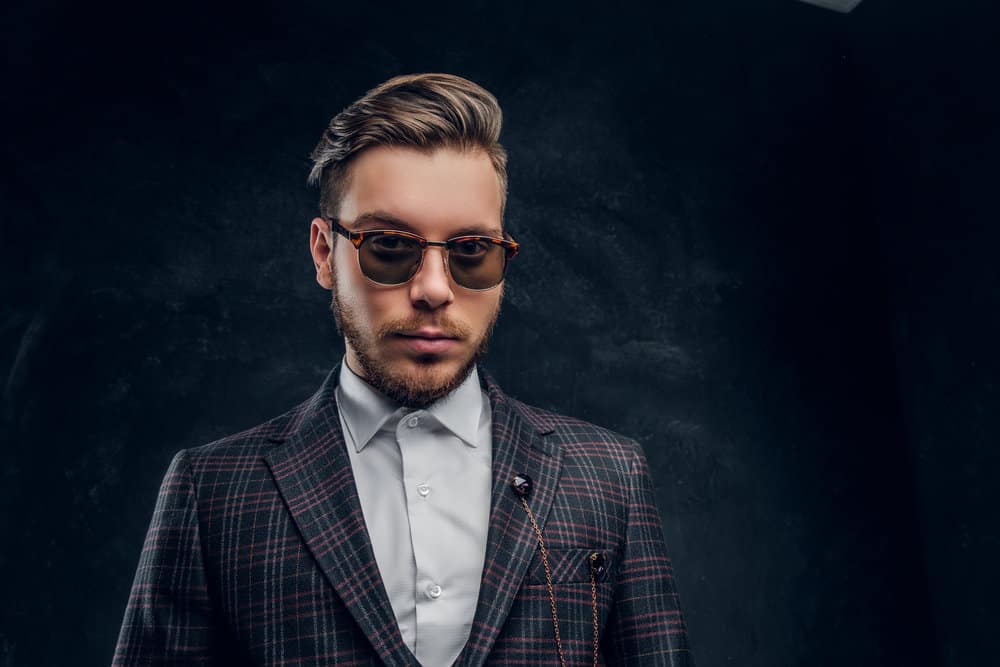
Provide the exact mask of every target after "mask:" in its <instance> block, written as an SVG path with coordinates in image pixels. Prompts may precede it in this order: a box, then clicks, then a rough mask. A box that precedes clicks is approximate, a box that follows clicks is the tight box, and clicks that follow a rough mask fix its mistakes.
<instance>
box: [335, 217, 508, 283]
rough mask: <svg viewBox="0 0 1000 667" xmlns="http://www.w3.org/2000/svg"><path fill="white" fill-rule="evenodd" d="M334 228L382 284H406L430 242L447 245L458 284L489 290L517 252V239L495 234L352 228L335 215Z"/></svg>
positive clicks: (450, 270) (449, 264)
mask: <svg viewBox="0 0 1000 667" xmlns="http://www.w3.org/2000/svg"><path fill="white" fill-rule="evenodd" d="M328 221H329V222H330V226H331V227H332V229H333V231H335V232H337V233H338V234H340V235H341V236H343V237H344V238H346V239H347V240H348V241H350V242H351V244H352V245H354V248H355V250H357V251H358V266H359V267H361V273H363V274H364V276H365V277H366V278H368V280H370V281H372V282H373V283H376V284H378V285H386V286H391V285H402V284H403V283H405V282H407V281H409V280H410V279H411V278H413V276H415V275H416V274H417V271H419V270H420V266H421V265H422V264H423V261H424V251H426V250H427V247H428V246H435V247H438V248H444V256H445V258H446V265H447V267H448V273H450V274H451V278H452V280H454V281H455V283H456V284H457V285H460V286H461V287H464V288H465V289H470V290H477V291H478V290H488V289H490V288H492V287H496V286H497V285H499V284H500V282H501V281H503V276H504V273H505V272H506V271H507V262H508V261H510V260H512V259H514V257H516V256H517V251H518V250H519V248H520V246H519V245H518V244H517V243H515V242H514V241H509V240H507V239H498V238H495V237H492V236H477V235H466V236H456V237H454V238H451V239H448V240H447V241H428V240H427V239H425V238H424V237H423V236H419V235H417V234H411V233H409V232H403V231H399V230H396V229H374V230H371V231H367V230H366V231H363V232H352V231H351V230H349V229H347V228H346V227H344V226H343V225H341V224H340V221H339V220H337V219H335V218H328Z"/></svg>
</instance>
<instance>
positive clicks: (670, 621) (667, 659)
mask: <svg viewBox="0 0 1000 667" xmlns="http://www.w3.org/2000/svg"><path fill="white" fill-rule="evenodd" d="M628 480H629V506H628V527H627V532H626V536H625V547H624V552H623V555H622V561H621V563H620V565H619V568H618V577H617V586H616V589H615V593H614V606H613V607H612V609H611V613H610V615H609V618H608V625H607V627H606V629H605V634H604V640H603V642H602V649H603V653H604V656H605V660H606V663H607V664H608V665H629V666H634V665H643V666H644V667H645V666H654V665H655V666H657V667H659V666H663V667H691V666H693V664H694V662H693V661H692V660H691V655H690V651H689V649H688V640H687V627H686V625H685V624H684V618H683V616H682V615H681V609H680V604H679V601H678V597H677V592H676V590H675V589H674V579H673V569H672V567H671V564H670V558H669V557H668V556H667V550H666V545H665V544H664V540H663V528H662V525H661V523H660V514H659V512H658V511H657V508H656V500H655V496H654V493H653V483H652V479H651V477H650V474H649V464H648V463H647V462H646V457H645V455H644V454H643V452H642V448H641V447H639V445H638V444H635V449H634V453H633V458H632V465H631V467H630V470H629V475H628Z"/></svg>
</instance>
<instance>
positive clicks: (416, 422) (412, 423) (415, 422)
mask: <svg viewBox="0 0 1000 667" xmlns="http://www.w3.org/2000/svg"><path fill="white" fill-rule="evenodd" d="M406 425H407V426H409V427H410V428H416V427H418V426H420V417H410V418H409V419H407V420H406Z"/></svg>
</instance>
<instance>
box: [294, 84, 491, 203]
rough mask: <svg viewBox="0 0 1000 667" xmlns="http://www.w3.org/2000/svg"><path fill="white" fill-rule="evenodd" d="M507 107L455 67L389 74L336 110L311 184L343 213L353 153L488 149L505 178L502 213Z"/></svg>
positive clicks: (317, 152) (323, 199)
mask: <svg viewBox="0 0 1000 667" xmlns="http://www.w3.org/2000/svg"><path fill="white" fill-rule="evenodd" d="M502 125H503V114H502V112H501V111H500V105H499V104H498V103H497V100H496V98H495V97H493V95H492V94H490V93H489V92H488V91H487V90H486V89H484V88H482V87H481V86H479V85H478V84H475V83H473V82H472V81H469V80H468V79H463V78H462V77H459V76H454V75H452V74H408V75H404V76H397V77H395V78H392V79H389V80H388V81H386V82H385V83H383V84H381V85H379V86H377V87H375V88H372V89H371V90H369V91H368V92H367V93H365V95H364V96H363V97H362V98H360V99H359V100H357V101H356V102H354V103H353V104H351V105H350V106H349V107H347V108H346V109H344V110H343V111H341V112H340V113H339V114H337V115H336V116H334V117H333V119H332V120H331V121H330V125H329V126H328V127H327V128H326V130H325V131H324V132H323V136H322V137H321V138H320V140H319V143H318V144H317V145H316V148H314V149H313V152H312V155H311V157H312V160H313V167H312V170H311V171H310V172H309V184H310V185H316V184H318V185H319V188H320V194H319V208H320V214H321V215H322V216H324V217H330V218H335V217H337V216H338V214H339V209H340V202H341V199H342V197H343V195H344V192H345V190H346V188H347V183H348V179H349V178H350V171H349V170H350V166H351V162H352V160H353V159H354V158H355V157H356V156H357V155H358V154H359V153H361V152H362V151H364V150H366V149H368V148H373V147H375V146H398V147H406V148H413V149H416V150H420V151H427V152H430V151H433V150H435V149H438V148H452V149H455V150H460V151H477V150H481V151H483V152H484V153H485V154H486V155H487V156H488V157H489V158H490V161H491V162H492V163H493V169H494V170H495V171H496V174H497V179H498V180H499V186H500V199H501V202H502V204H501V219H502V216H503V210H502V209H503V206H504V205H505V204H506V201H507V152H506V151H505V150H504V149H503V146H501V145H500V142H499V138H500V128H501V126H502Z"/></svg>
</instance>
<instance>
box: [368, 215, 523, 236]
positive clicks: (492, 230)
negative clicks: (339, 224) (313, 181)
mask: <svg viewBox="0 0 1000 667" xmlns="http://www.w3.org/2000/svg"><path fill="white" fill-rule="evenodd" d="M370 224H376V225H383V226H384V225H389V226H390V227H393V228H399V229H402V230H403V231H408V232H410V233H411V234H416V235H417V236H423V234H421V233H420V232H418V231H417V229H416V228H415V227H414V226H413V225H411V224H410V223H408V222H407V221H406V220H403V219H402V218H399V217H396V216H395V215H393V214H391V213H387V212H385V211H368V212H365V213H362V214H360V215H358V216H357V217H356V218H355V219H354V223H353V225H352V226H356V225H359V226H366V225H370ZM354 231H362V230H360V229H356V230H354ZM456 236H492V237H494V238H503V231H502V230H500V229H497V228H496V227H492V226H490V225H477V224H468V225H465V226H464V227H461V228H460V229H459V231H458V233H457V234H452V235H451V237H450V238H455V237H456Z"/></svg>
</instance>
